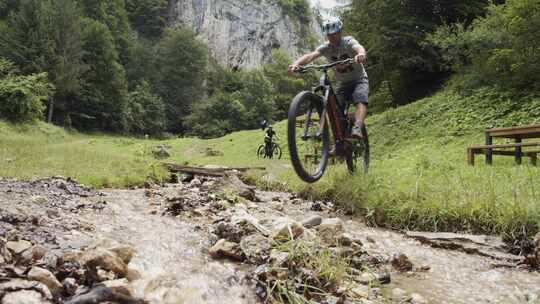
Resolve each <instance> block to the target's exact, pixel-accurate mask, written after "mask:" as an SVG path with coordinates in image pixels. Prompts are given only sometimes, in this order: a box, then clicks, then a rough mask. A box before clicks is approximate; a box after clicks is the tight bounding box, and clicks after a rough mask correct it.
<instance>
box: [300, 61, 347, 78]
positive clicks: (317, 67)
mask: <svg viewBox="0 0 540 304" xmlns="http://www.w3.org/2000/svg"><path fill="white" fill-rule="evenodd" d="M352 63H354V59H353V58H349V59H345V60H341V61H335V62H332V63H328V64H322V65H313V64H310V65H306V66H299V67H298V69H296V70H295V72H296V73H301V74H302V73H307V72H308V71H310V70H319V71H326V70H328V69H331V68H333V67H335V66H336V65H340V64H352Z"/></svg>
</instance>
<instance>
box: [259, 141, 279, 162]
mask: <svg viewBox="0 0 540 304" xmlns="http://www.w3.org/2000/svg"><path fill="white" fill-rule="evenodd" d="M257 158H269V159H272V158H277V159H281V147H280V146H279V145H278V144H276V143H274V142H270V143H266V144H264V145H260V146H259V148H258V149H257Z"/></svg>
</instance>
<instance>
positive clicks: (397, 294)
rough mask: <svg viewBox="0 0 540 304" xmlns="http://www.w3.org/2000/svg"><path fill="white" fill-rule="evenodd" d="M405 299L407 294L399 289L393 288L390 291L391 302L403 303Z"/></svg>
mask: <svg viewBox="0 0 540 304" xmlns="http://www.w3.org/2000/svg"><path fill="white" fill-rule="evenodd" d="M406 297H407V292H406V291H405V290H403V289H401V288H394V289H392V300H394V301H395V302H400V303H401V301H403V299H405V298H406Z"/></svg>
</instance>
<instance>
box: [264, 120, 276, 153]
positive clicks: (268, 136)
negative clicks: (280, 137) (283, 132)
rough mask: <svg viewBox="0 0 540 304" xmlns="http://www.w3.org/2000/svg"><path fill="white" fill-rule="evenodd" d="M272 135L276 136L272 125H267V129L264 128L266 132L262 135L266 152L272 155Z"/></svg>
mask: <svg viewBox="0 0 540 304" xmlns="http://www.w3.org/2000/svg"><path fill="white" fill-rule="evenodd" d="M274 136H276V138H277V135H276V132H275V131H274V129H273V128H272V126H268V129H266V134H265V135H264V144H265V146H266V153H267V154H268V155H272V141H273V139H274Z"/></svg>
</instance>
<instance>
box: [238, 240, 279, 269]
mask: <svg viewBox="0 0 540 304" xmlns="http://www.w3.org/2000/svg"><path fill="white" fill-rule="evenodd" d="M240 248H241V249H242V251H243V252H244V254H245V255H246V258H247V259H248V261H250V262H251V263H254V264H261V263H264V261H266V260H267V259H268V257H269V254H270V249H271V245H270V242H269V240H268V238H266V237H264V236H262V235H260V234H252V235H250V236H247V237H245V238H243V239H242V241H241V242H240Z"/></svg>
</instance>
